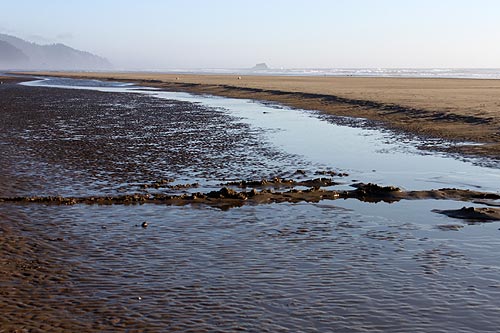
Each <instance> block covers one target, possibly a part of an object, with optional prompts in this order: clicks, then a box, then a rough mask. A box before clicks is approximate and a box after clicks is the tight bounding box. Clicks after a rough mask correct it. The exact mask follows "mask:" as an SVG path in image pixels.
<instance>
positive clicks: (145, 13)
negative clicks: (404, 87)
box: [0, 0, 500, 70]
mask: <svg viewBox="0 0 500 333" xmlns="http://www.w3.org/2000/svg"><path fill="white" fill-rule="evenodd" d="M0 1H1V2H2V3H1V6H0V9H1V10H0V33H7V34H11V35H15V36H17V37H20V38H23V39H27V40H29V41H33V42H37V43H41V44H50V43H64V44H66V45H68V46H71V47H74V48H77V49H81V50H85V51H89V52H92V53H95V54H98V55H101V56H104V57H106V58H108V59H109V60H110V61H111V62H112V63H113V64H114V65H115V67H117V68H121V69H157V70H161V69H175V68H184V69H188V68H248V67H252V66H254V65H255V64H256V63H260V62H265V63H267V64H268V66H270V67H273V68H281V67H283V68H398V67H405V68H500V19H499V18H500V1H497V0H432V1H430V0H301V1H299V0H251V1H250V0H141V1H138V0H81V1H78V0H16V1H9V0H0Z"/></svg>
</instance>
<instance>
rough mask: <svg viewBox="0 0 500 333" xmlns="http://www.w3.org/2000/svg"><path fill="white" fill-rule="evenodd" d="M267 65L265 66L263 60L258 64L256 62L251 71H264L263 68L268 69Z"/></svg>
mask: <svg viewBox="0 0 500 333" xmlns="http://www.w3.org/2000/svg"><path fill="white" fill-rule="evenodd" d="M268 69H269V67H267V65H266V63H265V62H262V63H260V64H257V65H255V66H253V67H252V70H253V71H265V70H268Z"/></svg>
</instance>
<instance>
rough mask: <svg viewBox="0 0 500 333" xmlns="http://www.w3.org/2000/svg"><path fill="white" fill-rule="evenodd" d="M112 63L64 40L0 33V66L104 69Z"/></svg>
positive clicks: (47, 68)
mask: <svg viewBox="0 0 500 333" xmlns="http://www.w3.org/2000/svg"><path fill="white" fill-rule="evenodd" d="M111 67H112V65H111V63H110V62H109V61H108V60H107V59H105V58H103V57H99V56H97V55H95V54H92V53H89V52H85V51H80V50H76V49H74V48H71V47H69V46H66V45H64V44H60V43H57V44H50V45H40V44H36V43H32V42H28V41H25V40H23V39H21V38H17V37H14V36H11V35H5V34H0V69H43V70H91V69H97V70H103V69H110V68H111Z"/></svg>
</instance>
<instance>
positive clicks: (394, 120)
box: [21, 72, 500, 160]
mask: <svg viewBox="0 0 500 333" xmlns="http://www.w3.org/2000/svg"><path fill="white" fill-rule="evenodd" d="M21 74H25V75H42V76H55V77H68V78H80V79H99V80H107V81H120V82H131V83H134V84H137V85H142V86H150V87H155V88H160V89H164V90H170V91H182V92H188V93H194V94H210V95H215V96H223V97H229V98H245V99H254V100H260V101H269V102H276V103H279V104H282V105H285V106H289V107H293V108H299V109H306V110H317V111H321V112H323V113H325V114H329V115H334V116H345V117H354V118H365V119H368V120H370V121H373V122H374V123H376V125H377V127H385V128H388V129H390V130H395V131H398V132H404V133H408V134H411V135H417V136H421V137H425V138H439V139H444V140H449V141H452V142H466V143H469V142H470V143H472V144H471V145H469V144H464V145H458V146H452V147H450V148H449V149H446V150H447V151H448V152H451V153H459V154H462V155H465V156H478V157H489V158H493V159H497V160H498V159H500V80H486V79H485V80H471V79H437V78H411V79H408V78H382V77H381V78H358V77H307V76H301V77H280V76H249V75H247V76H235V75H215V74H213V75H211V74H202V75H192V74H182V75H181V74H178V75H176V74H151V73H90V72H89V73H68V72H23V73H21ZM430 148H435V149H440V150H442V148H438V147H430Z"/></svg>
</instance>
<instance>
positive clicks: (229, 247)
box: [0, 79, 500, 332]
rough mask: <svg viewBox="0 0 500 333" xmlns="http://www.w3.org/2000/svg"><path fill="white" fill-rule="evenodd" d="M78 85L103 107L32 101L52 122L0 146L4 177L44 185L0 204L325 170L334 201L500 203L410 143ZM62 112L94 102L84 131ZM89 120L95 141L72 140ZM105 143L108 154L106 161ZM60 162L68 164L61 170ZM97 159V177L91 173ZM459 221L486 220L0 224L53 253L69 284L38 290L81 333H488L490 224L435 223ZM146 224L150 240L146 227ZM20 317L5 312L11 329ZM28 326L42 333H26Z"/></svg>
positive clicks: (336, 207)
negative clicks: (330, 174)
mask: <svg viewBox="0 0 500 333" xmlns="http://www.w3.org/2000/svg"><path fill="white" fill-rule="evenodd" d="M72 82H74V81H72V80H66V79H53V80H51V81H43V82H41V83H40V82H39V83H31V84H30V85H32V86H33V85H38V84H44V85H46V86H47V85H49V84H50V85H62V84H65V85H68V84H70V85H71V84H73V83H72ZM84 83H85V82H84V81H79V82H78V87H75V86H74V88H76V89H81V88H82V87H83V88H85V89H91V90H95V89H97V90H100V91H109V92H113V93H110V94H107V95H95V96H94V95H86V94H77V93H76V92H75V94H73V95H72V94H69V95H61V96H60V97H58V98H57V99H55V100H56V101H57V103H59V104H61V106H60V109H58V111H57V112H58V113H56V114H55V115H54V114H53V113H51V111H52V110H53V109H54V108H55V104H54V103H53V102H51V100H45V99H42V101H41V102H40V103H42V102H43V103H46V105H48V107H47V108H43V107H42V105H41V106H40V112H42V113H43V115H44V118H43V119H46V117H45V116H47V117H48V116H50V119H51V120H50V122H47V123H44V124H45V126H46V127H47V128H48V129H47V130H45V129H40V128H39V127H35V126H34V127H33V128H32V129H31V130H30V131H28V132H26V131H25V132H23V134H22V136H21V137H20V138H15V141H9V140H14V139H12V138H11V137H10V136H3V137H1V139H2V145H0V148H1V149H2V151H3V152H5V153H6V154H7V153H9V154H10V155H9V156H11V155H12V156H18V155H19V153H18V151H14V152H10V150H9V149H13V148H12V147H14V146H13V145H12V144H9V145H7V144H4V143H5V142H9V143H12V142H13V143H15V144H16V145H15V147H17V149H18V150H20V151H23V153H24V154H25V155H22V156H18V157H16V159H15V160H10V161H2V163H3V164H6V165H7V164H8V163H10V164H9V165H11V167H12V168H13V169H14V170H12V174H13V178H15V177H14V176H15V173H16V172H20V173H21V174H22V175H23V177H26V178H23V181H26V179H31V178H30V177H34V179H37V180H38V184H39V185H38V186H37V187H30V188H26V184H24V183H23V182H22V181H19V184H18V187H16V188H13V189H8V188H7V189H5V188H4V189H3V191H10V193H16V194H18V193H26V192H28V193H33V194H37V195H44V194H47V193H50V191H53V193H55V194H67V195H75V194H80V195H88V194H89V193H90V194H99V193H107V194H116V193H121V192H120V191H121V190H122V189H124V190H125V191H131V190H132V191H133V190H137V189H138V188H137V187H135V186H134V184H136V183H141V182H148V181H151V180H157V179H158V178H167V177H173V178H175V179H176V181H177V182H179V183H185V182H191V181H197V182H200V188H201V189H207V190H209V189H212V188H219V187H220V183H221V182H224V181H226V180H231V179H242V178H243V179H245V178H257V179H260V178H261V177H270V176H272V175H276V174H293V173H294V171H295V170H296V169H299V168H300V169H304V170H305V171H306V173H308V175H309V176H312V175H314V172H315V171H317V170H325V169H327V170H336V171H342V172H348V173H349V174H350V176H349V177H341V178H336V179H335V180H336V181H339V182H341V183H342V184H341V185H339V186H338V187H339V188H342V187H345V188H347V187H348V185H349V184H351V183H352V182H354V179H356V180H359V181H363V182H368V181H374V182H377V183H381V184H390V185H398V186H403V187H405V188H407V189H429V188H433V187H434V188H438V187H460V188H470V189H478V188H479V189H481V190H483V191H495V192H496V191H498V185H499V184H500V180H499V179H500V178H499V177H500V172H499V171H498V169H496V168H488V167H481V166H477V165H476V164H474V161H465V162H464V161H462V160H458V159H454V158H452V157H449V156H443V155H440V154H434V153H429V152H426V153H425V154H423V153H422V152H421V151H419V150H418V149H417V147H418V145H419V144H420V142H418V141H416V140H415V141H411V140H410V141H408V138H402V137H398V136H396V134H394V133H390V132H385V131H377V130H373V129H364V128H359V127H355V128H353V127H348V126H343V125H338V124H335V123H334V122H335V119H328V120H325V119H324V118H322V117H319V116H318V115H317V114H316V113H314V112H312V111H303V110H289V109H285V108H280V107H276V106H272V105H264V104H262V103H258V102H255V101H250V100H235V99H225V98H215V97H210V96H193V95H188V94H183V93H171V92H160V91H155V90H150V89H149V90H142V89H141V88H137V87H132V86H126V87H124V86H119V87H116V86H111V87H110V86H109V85H110V84H109V83H107V84H106V87H100V86H99V83H98V81H97V82H93V83H92V87H88V86H85V84H84ZM138 89H139V90H138ZM123 92H138V93H139V94H140V95H139V96H136V97H134V96H135V95H132V96H131V95H127V94H122V93H123ZM41 93H43V94H48V92H46V91H45V90H43V91H41ZM144 95H151V96H156V97H160V98H161V99H157V98H149V97H147V96H144ZM68 96H70V97H71V98H78V101H79V103H83V104H85V105H86V103H88V105H89V108H88V110H87V109H86V108H83V110H84V111H85V113H83V115H84V116H85V117H83V116H82V118H78V117H77V116H79V115H80V113H79V112H76V113H74V116H72V117H71V119H68V118H67V117H64V114H66V113H68V112H74V111H71V110H69V109H68V108H67V107H66V106H65V104H64V103H61V101H64V100H62V98H66V99H68ZM66 101H68V103H69V100H66ZM176 101H177V102H176ZM191 103H197V104H196V105H194V106H193V104H191ZM68 105H69V104H68ZM124 112H125V113H124ZM125 114H126V116H124V115H125ZM186 114H188V115H189V117H188V118H183V117H185V116H186ZM100 116H102V118H100ZM58 117H60V118H58ZM162 117H164V118H162ZM52 119H54V121H55V125H54V123H52ZM86 121H87V122H89V123H90V127H89V128H92V131H91V132H89V128H85V129H81V127H85V126H83V124H84V123H85V122H86ZM337 122H338V123H340V122H341V119H339V120H338V121H337ZM113 124H116V128H113V129H112V130H110V129H109V128H108V127H109V126H111V125H113ZM98 126H102V128H98V130H95V128H96V127H98ZM16 130H17V129H16V128H14V129H13V133H15V131H16ZM56 130H57V131H56ZM221 133H222V134H221ZM111 136H116V138H114V139H113V138H111ZM101 137H102V139H103V140H101ZM176 138H177V140H176ZM42 139H46V140H48V143H47V144H43V142H40V140H42ZM66 139H67V140H66ZM111 139H113V140H114V141H113V145H112V147H107V146H106V145H104V143H106V140H111ZM403 139H404V140H405V141H404V142H402V141H403ZM68 140H69V141H70V143H71V144H68V145H65V144H64V141H68ZM93 140H95V143H94V141H93ZM144 143H147V145H144ZM218 144H220V145H218ZM54 145H57V146H59V145H61V147H62V148H61V149H60V150H57V153H54V152H53V150H54ZM25 146H26V147H28V148H30V147H31V149H28V148H23V147H25ZM96 147H99V149H102V151H103V152H102V154H93V153H91V152H86V153H85V154H83V155H81V156H84V157H85V158H86V159H88V160H87V161H84V160H82V159H81V158H80V157H81V156H80V155H78V154H79V151H80V152H81V150H82V149H88V150H89V151H91V150H92V149H96ZM106 147H107V148H106ZM214 147H216V149H215V148H214ZM23 149H26V150H23ZM210 149H213V150H212V151H211V150H210ZM183 151H187V152H189V154H186V156H184V155H183V154H181V153H180V152H183ZM50 154H54V156H49V155H50ZM177 154H180V155H177ZM27 156H29V157H30V159H29V160H30V161H31V162H30V163H28V162H26V160H27V159H28V158H27ZM72 156H73V157H74V158H73V157H72ZM42 157H43V158H42ZM92 160H95V161H94V162H92V163H91V161H92ZM101 160H104V161H105V162H106V163H103V164H102V165H101V164H99V165H97V167H96V164H95V163H97V162H98V161H101ZM0 161H1V160H0ZM162 161H164V162H162ZM165 161H166V162H165ZM14 162H15V163H14ZM42 162H44V163H45V164H41V163H42ZM26 163H28V164H27V165H26ZM87 163H88V164H87ZM3 164H2V165H3ZM124 164H126V165H128V167H124V166H123V165H124ZM96 169H97V170H96ZM28 171H29V172H28ZM91 171H92V172H91ZM95 171H99V172H95ZM155 177H158V178H155ZM4 182H5V183H7V182H6V181H4ZM200 188H197V189H196V190H200ZM168 190H169V191H174V190H173V189H168ZM181 191H184V190H181ZM463 205H467V206H480V205H477V204H471V203H461V202H455V201H450V200H440V201H436V200H421V201H401V202H397V203H392V204H387V203H377V204H375V203H366V202H360V201H357V200H352V199H349V200H335V201H328V200H324V201H321V202H319V203H298V204H289V203H283V204H263V205H245V206H243V207H239V208H233V209H230V210H228V211H222V210H218V209H214V208H210V207H207V206H203V205H190V206H182V207H177V206H162V205H133V206H119V205H113V206H97V205H95V206H87V205H74V206H45V205H29V204H28V205H26V204H25V205H13V204H5V203H4V204H0V217H3V216H14V215H15V216H20V217H19V218H17V222H16V223H18V225H19V226H20V229H21V230H23V233H25V234H26V236H27V237H30V239H37V238H38V239H42V240H46V241H48V242H49V243H50V244H53V245H52V246H53V247H54V249H53V250H52V252H51V253H52V255H53V256H54V259H55V260H56V261H57V262H59V263H60V264H61V265H63V266H64V267H66V269H67V274H68V277H67V279H65V280H63V281H58V282H57V283H47V284H46V285H42V286H38V285H34V286H33V287H32V288H33V289H35V290H36V291H37V295H40V296H41V297H42V298H43V297H47V300H46V302H48V304H50V306H53V307H54V308H57V307H61V304H62V306H63V307H64V308H65V311H69V312H70V313H73V318H74V319H75V318H76V319H75V320H77V321H79V322H81V323H83V324H85V323H88V322H96V321H102V322H104V323H108V324H111V325H112V326H114V328H115V330H124V331H125V330H129V331H133V330H134V329H136V330H145V331H175V330H179V331H189V330H191V331H196V332H203V331H205V332H213V331H221V332H234V331H236V330H240V331H249V332H329V331H331V332H373V331H381V332H401V331H404V332H430V331H432V332H484V331H496V330H497V328H498V327H499V325H500V316H498V309H500V297H499V296H500V295H499V294H500V265H499V264H498V260H497V253H498V252H499V251H500V241H499V237H498V236H499V235H500V231H499V227H500V225H499V224H498V223H483V224H479V223H470V224H468V223H466V222H463V221H460V220H455V219H452V218H449V217H447V216H444V215H439V214H436V213H433V212H432V211H431V210H432V209H454V208H460V207H462V206H463ZM14 213H15V214H14ZM143 221H148V223H149V226H148V228H141V227H140V224H141V223H142V222H143ZM449 225H455V226H456V230H457V231H454V230H453V229H451V230H450V229H447V228H446V226H449ZM23 226H25V227H28V226H29V228H28V229H26V228H24V227H23ZM442 226H445V228H440V227H442ZM9 309H10V308H9ZM72 309H78V311H76V310H72ZM104 309H106V310H104ZM71 311H73V312H71ZM15 315H16V313H15V312H12V313H11V312H8V316H9V318H11V317H12V318H15ZM32 322H33V325H34V326H36V324H37V323H36V318H35V319H32ZM29 323H30V322H29ZM96 330H97V329H96Z"/></svg>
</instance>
